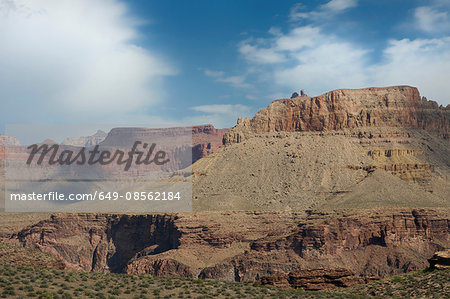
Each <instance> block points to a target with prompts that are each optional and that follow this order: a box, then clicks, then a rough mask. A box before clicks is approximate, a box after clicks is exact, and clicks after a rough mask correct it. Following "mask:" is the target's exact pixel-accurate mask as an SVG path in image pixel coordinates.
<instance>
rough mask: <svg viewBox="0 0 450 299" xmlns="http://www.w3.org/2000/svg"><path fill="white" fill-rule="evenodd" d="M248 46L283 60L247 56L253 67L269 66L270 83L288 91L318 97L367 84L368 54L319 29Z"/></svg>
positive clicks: (304, 28)
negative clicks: (324, 93) (305, 90)
mask: <svg viewBox="0 0 450 299" xmlns="http://www.w3.org/2000/svg"><path fill="white" fill-rule="evenodd" d="M248 42H249V41H246V43H248ZM260 45H263V46H260ZM246 46H247V47H248V48H252V50H253V53H259V52H260V51H261V50H264V51H266V52H270V53H273V54H274V55H277V56H281V57H283V60H272V59H264V58H265V57H258V59H255V55H250V54H249V53H248V52H247V53H245V55H244V58H246V59H247V61H248V62H249V63H251V64H252V63H253V64H259V65H262V66H266V69H265V70H263V71H264V72H265V73H266V74H271V76H269V77H267V78H266V79H267V80H269V81H271V83H272V84H274V85H277V86H279V87H281V88H284V89H285V90H286V87H287V88H289V89H291V90H299V89H301V88H305V89H307V90H308V92H309V93H311V94H317V93H321V92H324V91H327V90H329V89H334V88H340V87H344V86H345V87H349V88H354V87H361V86H364V83H365V82H366V80H365V75H364V61H365V55H366V53H367V52H368V51H367V50H365V49H362V48H360V47H356V46H355V45H352V44H350V43H348V42H346V41H343V40H340V39H338V38H337V37H335V36H332V35H329V34H324V33H322V32H321V29H320V28H319V27H314V26H300V27H295V28H293V29H292V30H291V31H289V32H288V33H286V34H282V33H280V34H278V35H277V36H275V37H270V38H268V39H267V40H263V41H261V40H260V41H255V43H254V44H246ZM240 52H241V53H242V51H240ZM284 62H285V63H284ZM276 93H278V92H276Z"/></svg>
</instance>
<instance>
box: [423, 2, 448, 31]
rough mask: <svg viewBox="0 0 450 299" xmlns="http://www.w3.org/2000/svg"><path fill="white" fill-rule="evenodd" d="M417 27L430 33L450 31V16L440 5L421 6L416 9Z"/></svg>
mask: <svg viewBox="0 0 450 299" xmlns="http://www.w3.org/2000/svg"><path fill="white" fill-rule="evenodd" d="M414 17H415V20H416V23H417V27H418V28H419V29H421V30H423V31H425V32H428V33H439V32H448V31H450V16H449V14H448V12H447V11H442V10H439V8H438V7H432V6H421V7H417V8H416V9H415V11H414Z"/></svg>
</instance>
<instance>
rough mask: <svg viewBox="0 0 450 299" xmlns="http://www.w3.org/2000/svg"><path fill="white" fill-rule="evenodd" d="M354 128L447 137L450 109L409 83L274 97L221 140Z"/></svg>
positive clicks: (241, 139) (232, 141)
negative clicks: (402, 130)
mask: <svg viewBox="0 0 450 299" xmlns="http://www.w3.org/2000/svg"><path fill="white" fill-rule="evenodd" d="M359 127H401V128H419V129H424V130H429V131H436V132H438V133H440V134H442V136H444V138H448V132H449V127H450V109H449V108H443V107H438V105H437V104H436V103H435V102H432V101H428V100H426V99H425V98H423V99H422V98H421V97H420V95H419V91H418V90H417V89H416V88H414V87H409V86H394V87H386V88H375V87H372V88H364V89H338V90H333V91H330V92H327V93H325V94H323V95H321V96H318V97H308V96H302V97H295V98H292V99H282V100H277V101H274V102H273V103H272V104H271V105H269V106H268V107H267V108H264V109H262V110H260V111H259V112H258V113H257V114H256V115H255V117H254V118H253V119H252V120H251V121H250V124H249V125H245V126H244V125H239V124H238V125H237V126H236V127H234V128H233V129H232V130H231V131H230V132H229V133H228V134H227V135H226V136H225V137H224V142H225V143H226V144H229V143H236V142H242V141H243V140H244V139H246V138H248V137H249V136H251V135H253V134H255V133H256V134H258V133H263V132H280V131H285V132H299V131H324V130H339V129H346V128H359Z"/></svg>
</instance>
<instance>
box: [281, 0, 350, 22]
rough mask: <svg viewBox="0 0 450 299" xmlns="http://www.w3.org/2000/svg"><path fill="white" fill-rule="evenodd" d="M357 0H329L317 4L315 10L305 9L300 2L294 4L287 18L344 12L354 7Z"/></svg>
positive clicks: (323, 16)
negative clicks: (317, 6)
mask: <svg viewBox="0 0 450 299" xmlns="http://www.w3.org/2000/svg"><path fill="white" fill-rule="evenodd" d="M357 5H358V0H331V1H329V2H327V3H325V4H322V5H320V6H319V8H318V9H317V10H312V11H306V12H305V6H304V5H303V4H301V3H298V4H296V5H294V6H293V7H292V9H291V13H290V16H289V18H290V19H291V20H292V21H296V20H301V19H323V18H330V17H332V16H334V15H337V14H339V13H342V12H344V11H345V10H347V9H349V8H353V7H356V6H357Z"/></svg>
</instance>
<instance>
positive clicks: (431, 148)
mask: <svg viewBox="0 0 450 299" xmlns="http://www.w3.org/2000/svg"><path fill="white" fill-rule="evenodd" d="M448 132H450V107H449V108H443V107H438V105H437V104H436V103H434V102H431V101H428V100H426V99H424V98H421V97H420V95H419V92H418V90H417V89H416V88H413V87H408V86H396V87H387V88H365V89H358V90H347V89H343V90H335V91H331V92H328V93H325V94H323V95H321V96H318V97H308V96H306V95H304V96H300V97H296V98H293V99H281V100H276V101H274V102H272V104H270V105H269V106H268V107H267V108H264V109H262V110H260V111H259V112H258V113H257V114H256V115H255V116H254V117H253V118H252V119H249V118H239V119H238V124H237V125H236V126H235V127H234V128H232V129H230V131H229V132H228V133H227V134H226V135H225V136H224V144H225V146H224V147H222V148H220V149H219V150H217V151H216V152H215V153H214V154H212V155H210V156H208V157H206V158H205V159H201V160H200V161H198V162H197V163H195V164H194V166H193V173H194V203H195V205H194V207H195V208H196V209H197V210H210V209H220V210H233V209H244V210H252V209H264V210H266V209H268V210H270V209H275V210H276V209H281V210H284V209H293V210H298V209H313V208H314V209H316V208H351V207H358V208H373V207H386V206H403V207H406V206H413V207H426V206H429V207H447V206H449V205H450V202H449V197H448V193H449V192H450V181H449V180H448V177H449V176H450V152H449V149H450V143H449V142H450V139H449V138H448Z"/></svg>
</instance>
